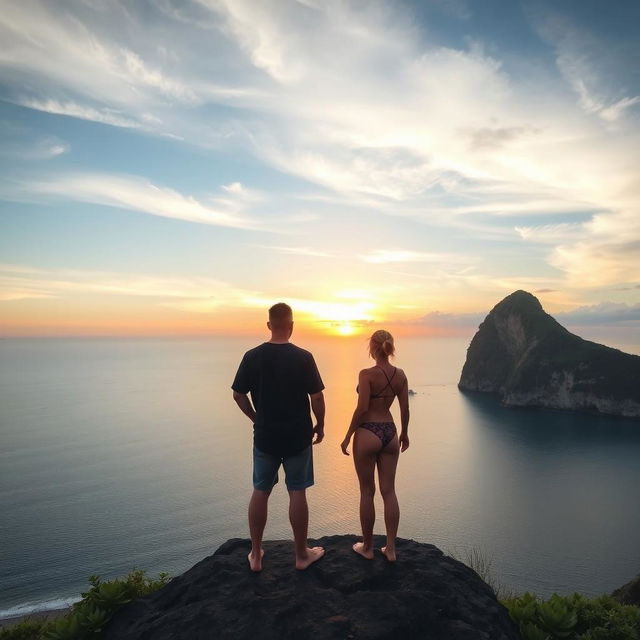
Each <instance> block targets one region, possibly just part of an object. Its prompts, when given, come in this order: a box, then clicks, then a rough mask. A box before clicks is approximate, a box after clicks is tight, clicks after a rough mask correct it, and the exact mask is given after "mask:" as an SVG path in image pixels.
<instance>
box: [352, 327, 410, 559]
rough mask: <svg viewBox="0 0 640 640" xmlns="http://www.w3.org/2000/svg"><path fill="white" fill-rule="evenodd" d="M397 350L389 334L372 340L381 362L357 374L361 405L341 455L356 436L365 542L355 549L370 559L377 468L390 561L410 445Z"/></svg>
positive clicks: (404, 380) (406, 400)
mask: <svg viewBox="0 0 640 640" xmlns="http://www.w3.org/2000/svg"><path fill="white" fill-rule="evenodd" d="M394 352H395V346H394V344H393V336H392V335H391V334H390V333H389V332H388V331H384V330H383V329H381V330H379V331H376V332H375V333H374V334H373V335H372V336H371V338H370V340H369V354H370V355H371V357H372V358H373V359H374V360H375V361H376V364H375V366H373V367H371V368H369V369H363V370H362V371H361V372H360V375H359V376H358V387H357V389H356V390H357V392H358V406H357V407H356V410H355V411H354V412H353V418H352V420H351V425H350V426H349V430H348V431H347V435H346V436H345V438H344V440H343V441H342V444H341V445H340V447H341V448H342V453H344V454H345V455H347V456H348V455H349V453H348V451H347V447H348V446H349V442H350V441H351V436H354V439H353V460H354V463H355V467H356V473H357V474H358V480H359V481H360V523H361V525H362V542H356V543H355V544H354V545H353V550H354V551H355V552H356V553H359V554H360V555H361V556H363V557H365V558H367V559H369V560H370V559H372V558H373V525H374V522H375V519H376V512H375V507H374V504H373V495H374V493H375V491H376V485H375V480H374V472H375V469H376V467H377V468H378V479H379V481H380V493H381V494H382V499H383V501H384V524H385V527H386V529H387V544H386V546H384V547H382V549H381V551H382V553H383V554H384V555H385V556H386V558H387V560H389V561H391V562H394V561H395V559H396V534H397V532H398V521H399V519H400V509H399V507H398V498H397V497H396V491H395V478H396V466H397V464H398V456H399V455H400V451H401V450H402V451H406V450H407V447H408V446H409V436H408V434H407V432H408V428H409V387H408V383H407V376H405V374H404V372H403V371H402V369H398V368H396V367H394V366H393V365H392V364H390V363H389V358H390V357H392V356H393V355H394ZM395 397H397V398H398V402H399V403H400V419H401V423H402V425H401V431H400V437H398V434H397V432H396V426H395V424H394V423H393V417H392V416H391V412H390V411H389V407H391V404H392V403H393V399H394V398H395ZM354 434H355V435H354Z"/></svg>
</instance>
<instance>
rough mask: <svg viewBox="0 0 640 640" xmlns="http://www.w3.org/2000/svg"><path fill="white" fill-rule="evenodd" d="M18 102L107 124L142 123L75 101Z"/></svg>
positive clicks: (38, 109)
mask: <svg viewBox="0 0 640 640" xmlns="http://www.w3.org/2000/svg"><path fill="white" fill-rule="evenodd" d="M17 102H18V104H20V105H22V106H23V107H28V108H30V109H36V110H37V111H44V112H46V113H55V114H57V115H62V116H70V117H72V118H80V119H81V120H91V121H93V122H100V123H102V124H108V125H111V126H113V127H125V128H140V127H142V124H141V123H140V122H136V121H135V120H132V119H131V118H126V117H124V116H122V115H121V114H119V113H118V111H116V110H115V109H108V108H102V109H95V108H93V107H89V106H86V105H81V104H77V103H75V102H64V103H63V102H59V101H57V100H52V99H48V100H36V99H33V98H25V99H23V100H17Z"/></svg>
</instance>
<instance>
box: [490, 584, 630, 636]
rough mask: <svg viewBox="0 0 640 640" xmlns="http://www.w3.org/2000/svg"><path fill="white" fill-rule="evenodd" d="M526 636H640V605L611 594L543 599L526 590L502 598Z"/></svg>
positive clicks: (522, 633)
mask: <svg viewBox="0 0 640 640" xmlns="http://www.w3.org/2000/svg"><path fill="white" fill-rule="evenodd" d="M502 604H504V606H505V607H506V608H507V609H508V611H509V614H510V615H511V618H512V620H513V621H514V622H515V623H516V624H517V625H518V627H519V629H520V634H521V635H522V638H523V640H640V607H636V606H634V605H624V604H620V603H619V602H617V601H616V600H614V599H613V598H611V597H610V596H599V597H597V598H592V599H589V598H585V597H584V596H583V595H580V594H579V593H574V594H573V595H569V596H559V595H558V594H555V593H554V594H553V595H552V596H551V598H549V599H548V600H542V599H540V598H537V597H536V596H534V595H532V594H531V593H525V594H524V595H522V596H519V597H517V598H509V599H506V600H503V601H502Z"/></svg>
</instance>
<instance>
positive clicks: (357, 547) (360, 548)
mask: <svg viewBox="0 0 640 640" xmlns="http://www.w3.org/2000/svg"><path fill="white" fill-rule="evenodd" d="M353 550H354V551H355V552H356V553H357V554H359V555H361V556H362V557H363V558H366V559H367V560H373V549H365V548H364V542H356V543H355V544H354V545H353Z"/></svg>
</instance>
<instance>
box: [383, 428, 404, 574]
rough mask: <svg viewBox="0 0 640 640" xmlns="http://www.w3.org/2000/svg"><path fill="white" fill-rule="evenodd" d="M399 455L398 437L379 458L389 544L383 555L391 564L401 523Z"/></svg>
mask: <svg viewBox="0 0 640 640" xmlns="http://www.w3.org/2000/svg"><path fill="white" fill-rule="evenodd" d="M399 455H400V446H399V444H398V436H394V438H393V440H392V441H391V442H390V443H389V444H388V445H387V446H386V447H385V448H384V449H383V450H382V451H381V452H380V455H379V456H378V480H379V482H380V493H381V495H382V499H383V501H384V524H385V527H386V530H387V544H386V546H384V547H382V553H383V554H384V555H385V556H386V557H387V560H389V561H391V562H394V561H395V559H396V536H397V535H398V523H399V521H400V507H399V505H398V497H397V496H396V486H395V483H396V468H397V466H398V456H399Z"/></svg>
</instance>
